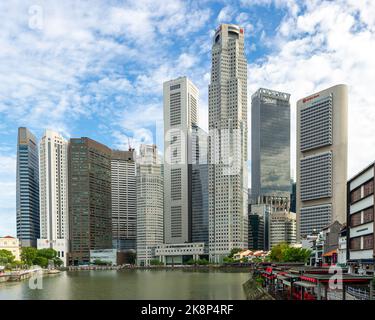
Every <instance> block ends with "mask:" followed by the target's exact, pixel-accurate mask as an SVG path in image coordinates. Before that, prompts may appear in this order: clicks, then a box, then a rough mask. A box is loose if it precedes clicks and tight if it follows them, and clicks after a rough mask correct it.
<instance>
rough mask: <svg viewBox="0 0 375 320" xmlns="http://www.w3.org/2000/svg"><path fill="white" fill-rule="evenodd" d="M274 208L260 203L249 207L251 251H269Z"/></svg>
mask: <svg viewBox="0 0 375 320" xmlns="http://www.w3.org/2000/svg"><path fill="white" fill-rule="evenodd" d="M271 214H272V206H271V205H270V204H265V203H259V204H251V206H249V229H248V230H249V233H248V239H249V249H254V250H269V241H270V238H269V231H270V216H271Z"/></svg>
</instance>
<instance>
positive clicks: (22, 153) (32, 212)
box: [16, 127, 40, 247]
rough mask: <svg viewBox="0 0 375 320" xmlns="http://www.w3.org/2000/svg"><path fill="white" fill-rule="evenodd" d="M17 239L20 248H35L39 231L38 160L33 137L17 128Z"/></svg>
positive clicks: (35, 141) (24, 130) (27, 131)
mask: <svg viewBox="0 0 375 320" xmlns="http://www.w3.org/2000/svg"><path fill="white" fill-rule="evenodd" d="M16 201H17V204H16V205H17V238H18V239H19V240H20V243H21V246H22V247H36V244H37V239H38V238H39V235H40V230H39V224H40V221H39V159H38V146H37V140H36V138H35V136H34V135H33V134H32V133H31V132H30V131H29V130H28V129H27V128H24V127H21V128H18V143H17V200H16Z"/></svg>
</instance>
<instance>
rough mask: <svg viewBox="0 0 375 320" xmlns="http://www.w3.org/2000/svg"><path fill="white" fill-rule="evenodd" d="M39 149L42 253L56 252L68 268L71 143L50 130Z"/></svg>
mask: <svg viewBox="0 0 375 320" xmlns="http://www.w3.org/2000/svg"><path fill="white" fill-rule="evenodd" d="M39 149H40V152H39V156H40V161H39V169H40V175H39V177H40V239H38V249H45V248H52V249H55V250H56V251H57V256H58V257H59V258H60V259H61V260H62V261H63V262H64V265H65V266H66V264H67V258H68V252H69V208H68V142H67V141H66V140H65V139H64V138H63V137H62V136H61V135H59V134H58V133H56V132H54V131H51V130H46V131H45V133H44V135H43V137H42V139H41V141H40V145H39Z"/></svg>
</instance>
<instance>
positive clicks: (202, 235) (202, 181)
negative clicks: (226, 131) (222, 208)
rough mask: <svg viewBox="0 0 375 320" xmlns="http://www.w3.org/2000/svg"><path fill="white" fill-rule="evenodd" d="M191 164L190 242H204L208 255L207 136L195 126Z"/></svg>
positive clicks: (193, 127) (193, 129)
mask: <svg viewBox="0 0 375 320" xmlns="http://www.w3.org/2000/svg"><path fill="white" fill-rule="evenodd" d="M191 143H192V146H191V148H192V156H193V159H192V164H191V166H189V170H191V174H190V173H189V184H191V192H190V195H191V201H190V203H191V208H192V209H191V211H192V212H191V219H192V221H191V224H190V225H191V229H192V230H191V241H192V242H204V244H205V250H206V253H207V254H208V164H207V149H208V135H207V133H206V132H205V131H204V130H203V129H201V128H199V127H198V126H196V125H193V126H192V141H191Z"/></svg>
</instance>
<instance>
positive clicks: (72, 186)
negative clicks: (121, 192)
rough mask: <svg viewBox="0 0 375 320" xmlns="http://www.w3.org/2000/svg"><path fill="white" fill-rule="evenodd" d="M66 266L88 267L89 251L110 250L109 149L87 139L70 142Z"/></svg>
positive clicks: (71, 140)
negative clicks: (68, 220) (69, 246)
mask: <svg viewBox="0 0 375 320" xmlns="http://www.w3.org/2000/svg"><path fill="white" fill-rule="evenodd" d="M68 158H69V216H70V226H71V227H70V239H71V253H70V257H69V263H70V264H74V265H78V264H88V263H89V262H90V250H99V249H111V248H112V213H111V149H109V148H108V147H106V146H105V145H103V144H101V143H98V142H96V141H94V140H91V139H89V138H78V139H70V144H69V156H68Z"/></svg>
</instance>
